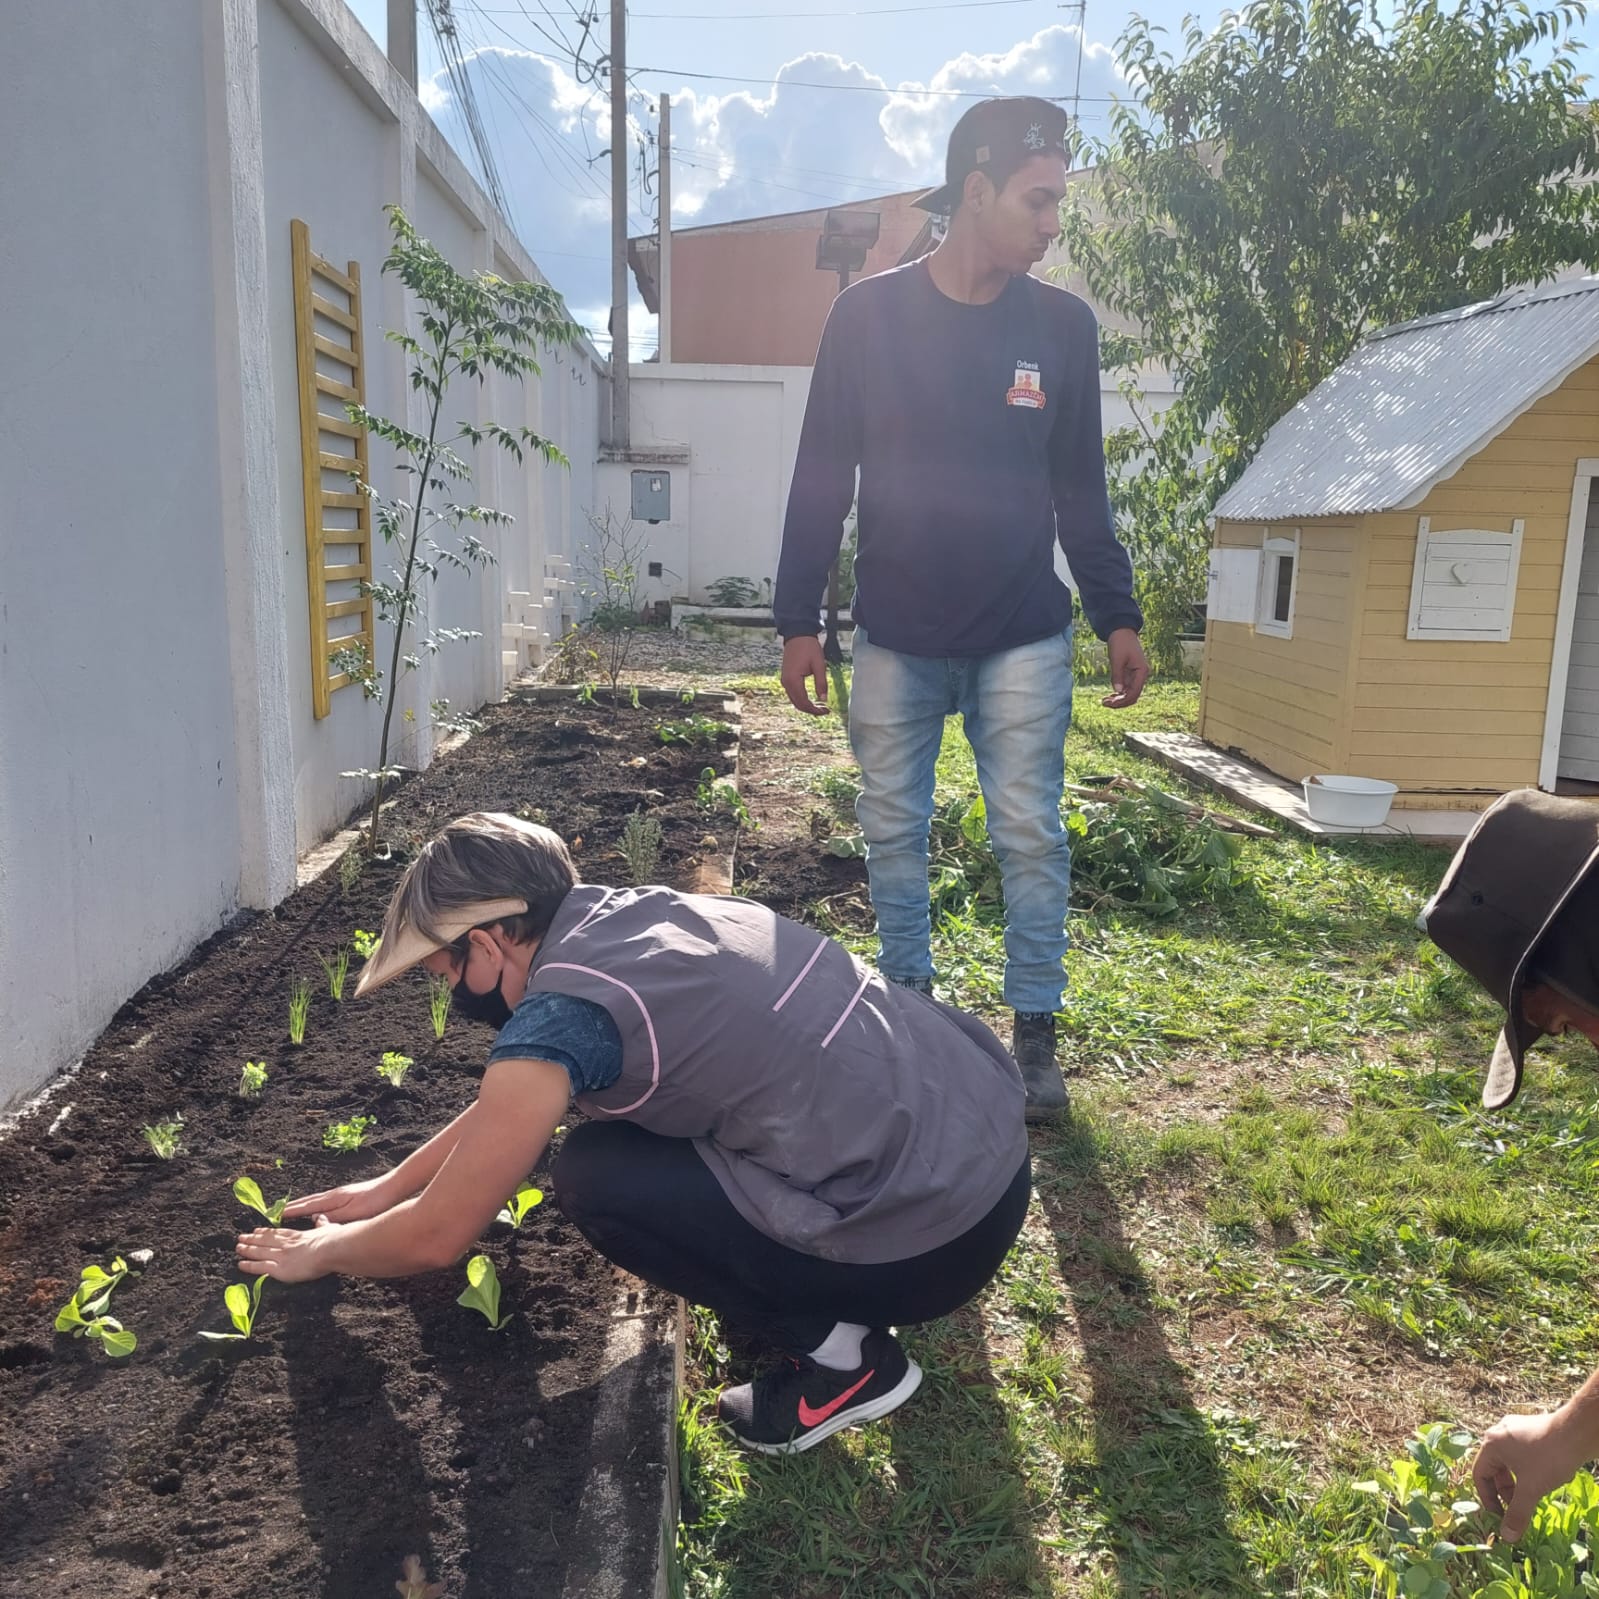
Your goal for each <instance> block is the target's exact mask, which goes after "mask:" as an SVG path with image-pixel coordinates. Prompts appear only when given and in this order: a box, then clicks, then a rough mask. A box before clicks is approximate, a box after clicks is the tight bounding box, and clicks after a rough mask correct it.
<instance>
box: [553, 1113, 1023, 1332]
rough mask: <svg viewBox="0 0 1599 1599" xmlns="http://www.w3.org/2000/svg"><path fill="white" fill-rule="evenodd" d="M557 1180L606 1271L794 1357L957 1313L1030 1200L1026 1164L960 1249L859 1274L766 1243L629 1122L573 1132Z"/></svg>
mask: <svg viewBox="0 0 1599 1599" xmlns="http://www.w3.org/2000/svg"><path fill="white" fill-rule="evenodd" d="M553 1176H554V1186H555V1197H556V1200H557V1201H558V1202H559V1204H560V1207H561V1211H562V1213H563V1214H564V1215H565V1216H566V1217H567V1218H568V1219H569V1220H570V1221H572V1222H573V1223H574V1224H575V1225H576V1227H577V1229H578V1231H579V1232H581V1233H582V1234H583V1236H584V1237H585V1238H587V1239H588V1241H589V1242H590V1243H591V1244H593V1246H594V1247H595V1248H596V1249H597V1250H599V1252H600V1253H601V1254H602V1255H604V1256H605V1257H606V1258H607V1259H608V1260H612V1261H615V1263H616V1264H617V1265H618V1266H620V1267H622V1268H623V1270H625V1271H630V1272H632V1273H633V1275H634V1276H635V1277H642V1278H643V1279H644V1280H645V1282H648V1283H654V1284H655V1285H656V1287H658V1288H664V1289H666V1291H667V1292H668V1293H673V1294H680V1295H681V1296H682V1297H683V1298H684V1299H686V1300H688V1301H689V1302H690V1303H691V1304H696V1305H706V1306H709V1308H710V1309H712V1310H714V1311H717V1312H718V1313H719V1314H720V1315H722V1316H724V1317H725V1318H727V1319H728V1320H729V1321H730V1322H731V1323H732V1324H733V1325H734V1326H735V1327H737V1328H738V1329H739V1330H740V1331H743V1332H748V1333H751V1334H754V1335H756V1336H758V1337H761V1338H764V1339H766V1340H767V1341H769V1342H770V1343H772V1344H774V1345H775V1346H776V1347H777V1348H779V1349H782V1350H786V1351H789V1352H791V1353H794V1354H802V1353H804V1352H806V1351H807V1350H811V1349H815V1348H816V1347H817V1346H818V1345H819V1344H820V1343H821V1342H822V1340H823V1339H824V1338H826V1337H827V1335H828V1333H830V1332H831V1331H832V1330H833V1324H834V1323H835V1322H840V1321H851V1322H857V1323H859V1324H861V1325H863V1326H867V1327H887V1326H904V1325H906V1324H908V1323H910V1322H917V1321H931V1320H932V1319H933V1318H934V1317H935V1316H947V1315H948V1314H949V1313H950V1312H951V1311H952V1310H957V1309H959V1308H960V1306H962V1305H964V1304H965V1303H966V1302H967V1300H969V1299H971V1298H973V1297H974V1296H975V1295H976V1294H977V1293H978V1292H980V1291H981V1289H982V1288H983V1286H984V1285H985V1284H986V1283H987V1282H988V1280H989V1279H990V1278H991V1277H992V1276H993V1275H994V1273H995V1272H996V1271H997V1270H998V1269H999V1265H1000V1262H1001V1261H1002V1260H1004V1258H1005V1253H1006V1251H1007V1250H1008V1249H1009V1248H1010V1246H1011V1245H1012V1244H1013V1243H1014V1242H1015V1241H1016V1235H1017V1234H1018V1233H1019V1232H1020V1231H1021V1228H1022V1220H1023V1218H1024V1217H1025V1216H1026V1214H1027V1200H1028V1195H1029V1193H1030V1192H1031V1188H1032V1171H1031V1168H1030V1165H1029V1162H1027V1161H1026V1160H1024V1161H1023V1162H1022V1165H1021V1169H1020V1170H1019V1171H1018V1172H1017V1173H1016V1177H1015V1180H1014V1181H1013V1182H1012V1183H1011V1185H1010V1187H1009V1188H1007V1189H1006V1190H1005V1192H1004V1194H1003V1195H1002V1196H1001V1197H1000V1199H999V1201H998V1203H997V1204H995V1205H994V1206H993V1208H992V1209H991V1210H990V1211H989V1212H988V1214H987V1215H986V1216H984V1217H983V1218H982V1219H981V1220H980V1221H979V1222H977V1223H976V1225H975V1226H973V1227H970V1228H968V1229H967V1231H966V1232H964V1233H962V1234H961V1235H960V1237H958V1238H956V1239H953V1240H952V1241H951V1242H949V1243H947V1244H943V1245H941V1246H940V1247H939V1248H937V1249H931V1250H928V1251H927V1253H925V1254H922V1255H915V1256H913V1257H911V1258H910V1259H908V1260H896V1261H889V1262H887V1263H886V1264H884V1265H879V1266H857V1265H848V1264H845V1263H841V1262H839V1261H834V1260H823V1259H821V1258H820V1257H818V1256H816V1255H806V1254H802V1253H801V1252H800V1251H799V1250H797V1249H790V1248H788V1247H787V1246H786V1245H784V1244H780V1243H777V1242H776V1241H775V1240H773V1239H771V1238H768V1237H767V1236H766V1234H765V1233H763V1232H760V1231H759V1230H758V1229H756V1228H754V1227H752V1226H751V1225H750V1224H749V1223H748V1222H747V1221H745V1219H744V1218H743V1217H742V1216H741V1215H739V1213H738V1211H737V1210H735V1209H734V1207H733V1203H732V1201H731V1200H729V1199H728V1197H727V1195H726V1194H725V1193H723V1192H722V1187H721V1184H719V1183H718V1182H717V1180H716V1179H715V1178H714V1177H713V1176H712V1175H711V1172H710V1168H709V1167H708V1166H706V1164H705V1162H704V1161H702V1160H701V1159H700V1157H699V1155H698V1154H697V1153H696V1152H695V1149H694V1146H693V1144H691V1143H690V1142H689V1141H688V1140H687V1139H682V1138H662V1137H661V1136H660V1135H659V1134H657V1133H651V1132H646V1131H645V1130H644V1129H643V1128H642V1127H635V1126H634V1125H633V1124H632V1123H631V1122H587V1123H585V1124H584V1125H583V1126H581V1127H574V1128H573V1129H572V1131H571V1132H570V1133H568V1134H567V1137H566V1142H565V1144H564V1145H563V1147H562V1149H561V1153H560V1154H559V1155H558V1156H557V1157H556V1161H555V1167H554V1172H553Z"/></svg>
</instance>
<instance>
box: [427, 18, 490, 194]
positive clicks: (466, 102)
mask: <svg viewBox="0 0 1599 1599" xmlns="http://www.w3.org/2000/svg"><path fill="white" fill-rule="evenodd" d="M425 3H426V5H427V14H428V22H429V24H430V25H431V27H432V29H433V38H434V41H435V43H436V44H437V45H438V47H439V54H440V56H441V57H442V58H443V60H444V70H445V72H446V73H447V74H448V76H449V79H450V86H451V87H452V88H453V89H454V90H455V93H456V97H457V99H458V100H459V101H460V104H461V117H462V120H463V121H464V122H465V124H466V131H467V137H468V138H469V139H470V140H471V141H472V148H473V149H474V150H475V151H476V152H477V158H478V163H479V166H480V168H481V170H482V173H483V184H484V187H485V188H486V189H487V190H488V191H489V198H490V199H491V200H492V201H493V202H494V205H495V208H496V209H497V210H498V211H499V213H500V215H501V216H505V217H508V216H509V215H510V206H509V205H508V204H507V203H506V199H505V186H504V185H503V184H502V183H501V182H500V172H499V168H498V167H497V166H496V165H495V164H494V151H493V150H492V149H491V148H490V146H489V136H488V132H487V130H486V129H485V128H484V126H483V118H482V115H481V114H480V112H479V109H478V103H477V95H476V94H475V93H474V91H473V88H472V80H471V79H470V78H469V77H468V76H467V71H466V59H465V57H464V56H463V55H462V54H461V40H460V38H459V36H458V34H457V32H456V25H455V17H454V15H453V14H452V13H451V10H450V0H425Z"/></svg>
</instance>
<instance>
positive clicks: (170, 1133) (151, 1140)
mask: <svg viewBox="0 0 1599 1599" xmlns="http://www.w3.org/2000/svg"><path fill="white" fill-rule="evenodd" d="M182 1138H183V1118H182V1117H181V1116H180V1115H178V1113H177V1112H176V1111H174V1112H173V1113H172V1120H171V1121H166V1122H151V1123H149V1124H148V1125H147V1126H146V1127H145V1129H144V1141H145V1142H146V1143H147V1144H148V1145H149V1146H150V1148H151V1150H152V1151H153V1152H154V1154H155V1157H156V1159H157V1160H171V1159H172V1157H173V1156H174V1155H176V1154H179V1153H180V1152H181V1151H182V1149H183V1143H182Z"/></svg>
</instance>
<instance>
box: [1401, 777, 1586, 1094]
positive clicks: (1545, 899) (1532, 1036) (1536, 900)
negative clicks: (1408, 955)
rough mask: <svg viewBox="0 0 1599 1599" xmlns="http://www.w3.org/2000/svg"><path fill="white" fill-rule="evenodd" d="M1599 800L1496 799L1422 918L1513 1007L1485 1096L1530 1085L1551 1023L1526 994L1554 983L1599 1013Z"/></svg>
mask: <svg viewBox="0 0 1599 1599" xmlns="http://www.w3.org/2000/svg"><path fill="white" fill-rule="evenodd" d="M1596 868H1599V805H1594V804H1591V803H1590V802H1588V801H1586V800H1578V799H1561V798H1557V797H1556V796H1554V795H1552V794H1544V793H1540V792H1539V791H1538V790H1537V789H1533V788H1527V789H1518V790H1517V791H1516V792H1515V793H1513V794H1506V795H1505V796H1504V798H1503V799H1500V800H1497V801H1495V802H1494V804H1492V805H1490V806H1489V807H1488V809H1487V810H1486V811H1484V812H1483V814H1482V816H1481V817H1480V818H1479V819H1478V822H1477V825H1476V826H1475V827H1474V828H1473V829H1472V830H1471V832H1470V834H1469V835H1468V836H1467V838H1466V841H1465V842H1464V843H1463V844H1462V845H1461V846H1460V849H1459V850H1458V851H1457V852H1456V854H1455V858H1454V860H1453V861H1452V862H1451V863H1450V865H1449V870H1448V871H1447V872H1446V873H1445V874H1444V880H1443V882H1442V883H1440V884H1439V885H1438V891H1437V893H1435V894H1434V895H1433V897H1432V898H1431V899H1430V900H1429V901H1428V902H1427V906H1426V909H1425V910H1423V911H1422V913H1421V915H1420V917H1419V918H1418V923H1419V925H1420V926H1421V928H1422V929H1423V931H1425V932H1426V933H1427V935H1428V936H1429V937H1430V938H1431V939H1432V941H1433V942H1434V943H1435V944H1436V945H1437V946H1438V947H1439V949H1441V950H1442V951H1443V952H1444V953H1445V954H1446V955H1448V956H1449V957H1450V958H1451V959H1452V960H1454V961H1457V962H1458V963H1459V964H1460V965H1461V966H1463V967H1465V969H1466V970H1467V971H1468V972H1469V973H1470V974H1471V975H1472V976H1473V977H1474V978H1476V980H1477V981H1478V982H1479V983H1481V984H1482V986H1483V987H1484V988H1485V989H1486V990H1487V991H1488V992H1489V993H1490V994H1491V995H1492V996H1493V997H1494V998H1495V999H1496V1000H1498V1001H1499V1003H1500V1004H1501V1005H1503V1006H1504V1008H1505V1025H1504V1028H1503V1029H1502V1031H1501V1032H1500V1034H1499V1041H1498V1043H1497V1044H1496V1045H1495V1046H1494V1052H1493V1058H1492V1059H1491V1060H1490V1062H1489V1064H1488V1075H1487V1078H1486V1079H1485V1081H1484V1083H1483V1089H1482V1102H1483V1105H1484V1106H1485V1107H1486V1108H1487V1109H1488V1110H1499V1109H1501V1108H1502V1107H1503V1106H1505V1105H1508V1104H1509V1103H1510V1102H1511V1100H1513V1099H1514V1098H1515V1097H1516V1094H1517V1092H1518V1091H1519V1090H1520V1088H1521V1072H1522V1064H1523V1062H1524V1060H1525V1059H1526V1054H1527V1050H1528V1049H1529V1048H1530V1047H1531V1046H1532V1045H1533V1044H1535V1043H1536V1042H1537V1041H1538V1039H1539V1038H1541V1037H1542V1036H1543V1030H1542V1029H1541V1028H1539V1027H1536V1026H1535V1025H1534V1024H1533V1023H1532V1022H1531V1021H1529V1020H1528V1019H1527V1015H1526V1011H1525V1009H1524V1007H1523V1005H1522V995H1523V993H1524V992H1525V990H1526V988H1527V987H1528V985H1529V984H1532V985H1534V986H1542V985H1547V986H1549V987H1552V988H1555V989H1557V990H1559V991H1560V992H1561V993H1563V994H1564V995H1565V997H1566V998H1568V999H1571V1000H1575V1001H1576V1002H1577V1004H1579V1005H1581V1006H1582V1007H1583V1008H1584V1009H1586V1010H1591V1011H1595V1012H1599V922H1596V920H1595V916H1594V912H1595V910H1596V908H1599V907H1596V904H1595V901H1596V900H1599V871H1596Z"/></svg>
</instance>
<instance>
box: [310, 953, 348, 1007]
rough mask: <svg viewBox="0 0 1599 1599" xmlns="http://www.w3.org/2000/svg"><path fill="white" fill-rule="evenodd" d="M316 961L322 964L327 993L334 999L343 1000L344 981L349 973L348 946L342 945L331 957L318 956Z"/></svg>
mask: <svg viewBox="0 0 1599 1599" xmlns="http://www.w3.org/2000/svg"><path fill="white" fill-rule="evenodd" d="M317 959H318V960H319V961H321V962H322V970H323V971H324V972H326V973H327V976H328V993H330V994H331V995H332V996H333V997H334V999H343V998H344V979H345V978H346V977H347V976H348V975H349V972H350V946H349V945H348V944H345V945H342V946H341V947H340V948H338V949H336V950H334V952H333V953H332V954H331V955H318V956H317Z"/></svg>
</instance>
